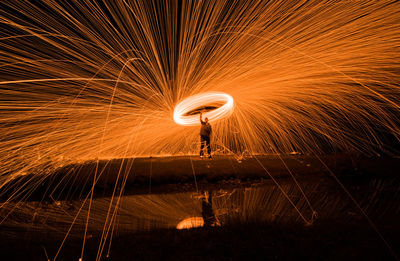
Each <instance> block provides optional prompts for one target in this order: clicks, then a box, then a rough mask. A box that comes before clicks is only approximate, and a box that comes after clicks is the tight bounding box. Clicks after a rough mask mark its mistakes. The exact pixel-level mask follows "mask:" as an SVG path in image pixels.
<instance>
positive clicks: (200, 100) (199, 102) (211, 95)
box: [174, 92, 233, 126]
mask: <svg viewBox="0 0 400 261" xmlns="http://www.w3.org/2000/svg"><path fill="white" fill-rule="evenodd" d="M220 102H223V105H221V106H219V107H217V108H215V109H213V110H209V111H206V112H204V114H203V116H204V117H207V118H208V119H209V120H210V122H213V121H216V120H219V119H223V118H225V117H228V116H230V115H231V114H232V113H233V98H232V97H231V96H230V95H229V94H226V93H221V92H206V93H201V94H197V95H193V96H190V97H188V98H186V99H184V100H183V101H181V102H180V103H179V104H178V105H176V107H175V109H174V120H175V122H176V123H177V124H180V125H187V126H196V125H200V120H199V115H198V113H196V114H195V115H187V114H188V113H190V112H191V111H194V110H198V109H199V108H202V107H206V106H207V105H210V104H215V103H220Z"/></svg>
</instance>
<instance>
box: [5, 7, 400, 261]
mask: <svg viewBox="0 0 400 261" xmlns="http://www.w3.org/2000/svg"><path fill="white" fill-rule="evenodd" d="M0 28H1V30H0V160H1V162H2V164H1V166H0V174H1V175H0V188H1V187H3V186H5V185H6V184H7V182H8V181H10V180H12V179H14V178H16V177H18V176H21V175H25V174H27V173H31V174H32V173H33V174H38V175H39V174H43V176H46V174H50V173H52V172H53V170H54V169H55V168H57V167H60V166H62V165H65V164H68V163H71V162H73V163H74V162H81V161H86V160H96V159H97V160H98V159H104V158H105V159H112V158H127V157H137V156H145V155H166V154H169V155H171V154H173V155H175V154H191V153H193V152H195V151H196V152H197V149H198V146H197V145H198V126H191V125H195V124H191V122H190V123H188V122H186V121H185V120H190V119H194V118H196V121H197V123H196V124H198V114H196V113H195V114H193V115H187V114H188V113H190V111H193V110H196V109H197V108H198V107H201V106H208V105H210V104H211V105H213V104H212V103H221V102H222V104H220V105H218V106H217V108H215V109H213V110H209V111H207V112H205V116H209V118H210V119H211V120H213V119H216V118H218V121H215V122H214V123H213V137H214V142H213V143H214V144H215V146H220V147H221V148H225V149H227V150H229V151H230V152H233V153H244V152H249V153H277V152H278V153H286V152H292V151H300V152H313V153H321V152H324V151H329V152H331V151H338V150H341V151H358V152H363V153H374V152H376V151H379V150H386V151H394V149H393V148H391V147H390V144H388V143H387V142H386V143H385V140H384V136H385V135H386V136H385V137H387V136H389V137H391V139H392V140H397V141H399V138H400V129H399V128H400V120H399V118H398V117H399V102H398V101H399V98H400V89H399V84H400V63H399V61H400V37H399V35H400V2H399V1H395V0H380V1H374V0H371V1H368V0H354V1H352V0H346V1H345V0H342V1H340V0H337V1H332V0H312V1H287V0H276V1H261V0H260V1H257V0H255V1H246V0H244V1H229V0H221V1H206V0H199V1H192V0H184V1H174V0H168V1H147V0H106V1H100V0H96V1H89V0H82V1H73V4H72V3H70V2H69V1H26V0H3V1H1V3H0ZM210 93H213V94H214V95H216V96H211V97H209V98H207V97H205V96H204V94H210ZM199 95H200V96H199ZM202 95H203V96H202ZM218 95H220V96H218ZM224 95H226V96H224ZM221 96H223V97H222V98H221ZM193 97H195V98H196V97H197V98H199V97H200V98H201V99H200V100H198V99H197V100H191V98H193ZM190 101H191V102H190ZM188 102H189V103H188ZM233 103H234V105H233ZM182 104H183V105H182ZM180 106H183V107H180ZM180 108H181V109H182V110H181V111H178V113H176V111H177V109H180ZM174 111H175V114H174ZM213 113H214V114H215V113H221V114H218V115H217V116H218V117H217V116H216V115H214V114H213ZM227 116H229V117H227ZM177 119H178V121H179V120H181V122H178V123H180V124H177V122H176V120H177ZM182 121H183V122H182ZM186 123H188V124H186ZM382 134H385V135H382ZM96 172H98V170H97V169H96ZM120 174H121V175H123V173H118V175H120ZM118 177H119V176H118ZM119 182H120V183H121V184H123V181H121V180H119ZM94 185H95V182H93V186H94ZM37 186H39V185H38V184H32V189H35V187H37ZM121 191H122V190H121ZM29 192H30V191H19V190H18V189H17V190H16V192H15V193H19V194H21V195H22V194H23V193H26V195H28V194H29ZM121 193H122V192H115V191H114V193H113V197H112V199H111V202H113V200H114V196H115V197H117V196H118V194H119V197H118V199H116V200H117V203H115V204H116V206H115V208H111V203H110V206H109V207H108V211H107V217H106V221H105V225H104V230H103V233H104V234H105V236H104V242H103V241H102V242H101V250H100V248H99V256H100V255H101V251H102V249H103V248H104V247H105V244H106V243H105V242H106V239H107V235H108V234H109V231H110V229H111V230H113V229H114V226H112V223H113V222H115V217H116V213H117V210H118V208H117V206H118V204H119V200H120V196H121ZM22 198H23V197H22ZM88 198H89V195H88V197H87V198H86V199H88ZM86 199H85V201H86ZM88 202H90V203H91V202H92V197H90V200H89V201H88ZM4 204H5V203H2V206H4ZM84 205H85V202H84V203H83V204H82V208H83V206H84ZM85 206H86V205H85ZM90 206H91V205H90V204H89V210H88V212H90ZM77 215H78V214H77ZM74 222H75V219H74ZM88 223H89V214H88V215H87V220H86V230H87V225H88ZM111 227H112V228H111ZM86 230H85V233H86ZM105 231H106V232H105ZM111 234H112V233H111ZM102 240H103V238H102ZM110 244H111V243H110ZM83 245H84V244H83ZM82 256H83V249H82Z"/></svg>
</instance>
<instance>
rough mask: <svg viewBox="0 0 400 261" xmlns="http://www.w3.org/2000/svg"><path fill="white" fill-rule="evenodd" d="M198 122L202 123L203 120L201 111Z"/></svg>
mask: <svg viewBox="0 0 400 261" xmlns="http://www.w3.org/2000/svg"><path fill="white" fill-rule="evenodd" d="M200 123H201V124H203V123H204V121H203V113H202V112H200Z"/></svg>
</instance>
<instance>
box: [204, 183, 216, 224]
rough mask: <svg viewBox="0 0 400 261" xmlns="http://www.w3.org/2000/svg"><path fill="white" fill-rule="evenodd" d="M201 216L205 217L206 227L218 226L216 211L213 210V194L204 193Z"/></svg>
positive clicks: (209, 192)
mask: <svg viewBox="0 0 400 261" xmlns="http://www.w3.org/2000/svg"><path fill="white" fill-rule="evenodd" d="M201 215H202V216H203V220H204V226H205V227H211V226H213V225H215V224H216V220H215V215H214V211H213V208H212V192H211V191H208V192H204V197H202V199H201Z"/></svg>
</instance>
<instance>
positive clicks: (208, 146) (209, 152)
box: [206, 137, 211, 157]
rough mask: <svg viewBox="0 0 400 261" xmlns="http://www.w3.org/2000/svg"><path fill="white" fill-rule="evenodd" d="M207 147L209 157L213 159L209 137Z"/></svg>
mask: <svg viewBox="0 0 400 261" xmlns="http://www.w3.org/2000/svg"><path fill="white" fill-rule="evenodd" d="M206 146H207V152H208V155H209V156H210V157H211V146H210V137H207V139H206Z"/></svg>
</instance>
